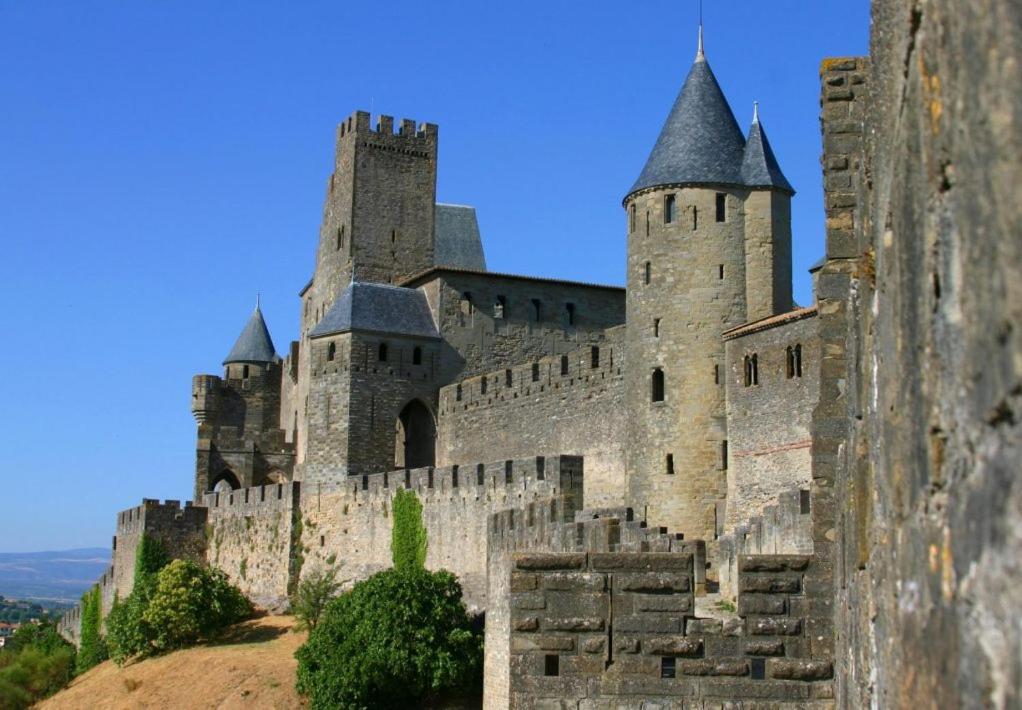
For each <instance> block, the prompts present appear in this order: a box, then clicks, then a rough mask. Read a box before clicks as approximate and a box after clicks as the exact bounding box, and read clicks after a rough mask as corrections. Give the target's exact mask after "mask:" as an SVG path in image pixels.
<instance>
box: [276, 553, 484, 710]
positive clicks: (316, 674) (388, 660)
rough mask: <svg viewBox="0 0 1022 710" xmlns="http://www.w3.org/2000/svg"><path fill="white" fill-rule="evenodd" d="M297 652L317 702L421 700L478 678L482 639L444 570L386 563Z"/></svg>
mask: <svg viewBox="0 0 1022 710" xmlns="http://www.w3.org/2000/svg"><path fill="white" fill-rule="evenodd" d="M295 656H296V657H297V658H298V691H299V692H300V693H302V694H304V695H308V696H309V699H310V700H311V703H312V707H313V708H365V707H373V708H407V707H421V706H423V705H425V704H427V703H429V702H431V701H433V700H436V699H438V698H441V697H444V696H446V695H450V694H454V693H466V692H472V691H473V690H474V689H477V688H478V687H479V683H480V682H481V670H482V639H481V637H480V635H479V634H478V633H477V632H475V631H474V630H473V628H472V625H471V622H470V619H469V617H468V614H467V613H466V612H465V606H464V604H463V603H462V599H461V585H459V584H458V581H457V579H456V578H455V577H454V575H452V574H451V573H450V572H445V571H441V572H428V571H426V570H423V569H411V570H402V569H389V570H385V571H383V572H380V573H378V574H375V575H373V576H372V577H370V578H369V579H367V580H365V581H364V582H360V583H358V584H356V585H355V587H354V588H353V589H352V590H351V591H349V592H346V593H345V594H342V595H341V596H339V597H337V598H336V599H334V600H332V601H331V602H330V603H329V604H327V606H326V610H325V612H324V613H323V616H322V617H321V618H320V621H319V624H317V625H316V628H314V629H313V630H312V632H311V633H310V634H309V640H308V641H307V642H306V643H305V644H304V645H303V646H302V647H301V648H299V649H298V651H297V652H296V654H295Z"/></svg>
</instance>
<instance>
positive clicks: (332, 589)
mask: <svg viewBox="0 0 1022 710" xmlns="http://www.w3.org/2000/svg"><path fill="white" fill-rule="evenodd" d="M340 586H341V585H340V584H339V583H338V582H337V572H336V570H334V569H332V568H330V567H326V568H322V569H318V570H316V571H314V572H312V573H311V574H309V576H308V577H306V578H305V579H303V580H302V581H301V582H299V583H298V588H297V589H296V590H295V593H294V594H292V595H291V613H292V614H294V615H295V618H297V619H298V628H300V629H309V630H312V629H314V628H316V624H317V623H319V617H320V616H321V615H322V614H323V610H324V609H325V608H326V605H327V602H329V601H330V600H331V599H333V598H334V597H335V596H337V590H338V589H339V588H340Z"/></svg>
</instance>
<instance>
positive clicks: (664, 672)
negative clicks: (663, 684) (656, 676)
mask: <svg viewBox="0 0 1022 710" xmlns="http://www.w3.org/2000/svg"><path fill="white" fill-rule="evenodd" d="M675 664H676V660H675V658H674V656H661V657H660V677H661V678H674V676H675V672H676V665H675Z"/></svg>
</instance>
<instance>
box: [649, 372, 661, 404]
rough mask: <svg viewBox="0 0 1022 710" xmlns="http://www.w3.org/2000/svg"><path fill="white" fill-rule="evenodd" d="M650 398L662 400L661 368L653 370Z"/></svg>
mask: <svg viewBox="0 0 1022 710" xmlns="http://www.w3.org/2000/svg"><path fill="white" fill-rule="evenodd" d="M651 390H652V391H651V395H652V396H651V399H652V401H654V402H663V401H664V371H663V369H662V368H659V367H658V368H656V369H655V370H653V377H652V387H651Z"/></svg>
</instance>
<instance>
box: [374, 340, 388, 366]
mask: <svg viewBox="0 0 1022 710" xmlns="http://www.w3.org/2000/svg"><path fill="white" fill-rule="evenodd" d="M376 356H377V357H376V359H377V360H379V361H380V362H387V344H386V343H380V347H379V350H378V351H377V353H376Z"/></svg>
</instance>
